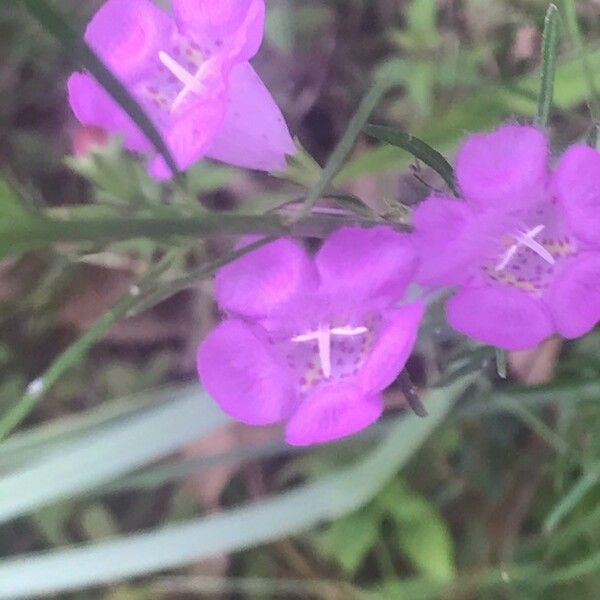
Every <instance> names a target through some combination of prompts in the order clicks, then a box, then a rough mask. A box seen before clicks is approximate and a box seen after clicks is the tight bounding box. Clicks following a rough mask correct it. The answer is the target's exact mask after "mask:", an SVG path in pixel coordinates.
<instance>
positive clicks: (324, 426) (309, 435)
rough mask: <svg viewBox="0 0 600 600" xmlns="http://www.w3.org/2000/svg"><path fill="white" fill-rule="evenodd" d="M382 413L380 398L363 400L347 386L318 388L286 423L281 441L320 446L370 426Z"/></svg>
mask: <svg viewBox="0 0 600 600" xmlns="http://www.w3.org/2000/svg"><path fill="white" fill-rule="evenodd" d="M382 412H383V401H382V399H381V396H378V395H377V396H372V397H364V396H363V395H362V394H361V393H360V390H359V389H358V388H357V387H356V386H354V385H352V384H348V383H342V384H339V383H338V384H336V383H332V384H328V385H324V386H321V387H319V388H318V389H317V390H316V391H315V392H314V393H313V394H311V395H310V396H309V397H308V398H306V399H305V400H303V401H302V403H301V404H300V406H299V407H298V410H297V411H296V412H295V413H294V415H293V416H292V418H291V419H290V420H289V422H288V425H287V428H286V435H285V439H286V441H287V442H288V443H289V444H292V445H293V446H309V445H311V444H322V443H324V442H331V441H333V440H337V439H339V438H343V437H346V436H348V435H352V434H353V433H356V432H358V431H361V430H362V429H365V428H366V427H368V426H369V425H371V424H373V423H374V422H375V421H377V419H378V418H379V417H380V416H381V413H382Z"/></svg>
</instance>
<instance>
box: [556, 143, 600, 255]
mask: <svg viewBox="0 0 600 600" xmlns="http://www.w3.org/2000/svg"><path fill="white" fill-rule="evenodd" d="M553 183H554V189H555V192H556V195H557V196H558V199H559V201H560V202H561V204H562V205H563V206H564V208H565V212H566V214H567V220H568V222H569V224H570V226H571V228H572V230H573V232H574V233H575V235H577V236H578V237H579V238H581V239H582V240H583V241H585V242H588V243H590V244H594V245H597V244H600V152H598V151H597V150H594V149H592V148H590V147H588V146H584V145H582V144H576V145H574V146H571V147H570V148H569V149H568V150H567V151H566V152H565V154H564V155H563V157H562V158H561V160H560V162H559V163H558V166H557V167H556V171H555V173H554V180H553Z"/></svg>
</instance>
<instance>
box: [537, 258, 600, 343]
mask: <svg viewBox="0 0 600 600" xmlns="http://www.w3.org/2000/svg"><path fill="white" fill-rule="evenodd" d="M547 300H548V303H549V305H550V310H551V312H552V316H553V317H554V322H555V324H556V329H557V330H558V333H560V334H561V335H562V336H564V337H566V338H576V337H579V336H582V335H585V334H586V333H588V332H589V331H590V330H591V329H592V328H593V327H594V326H595V325H596V324H597V323H598V322H599V321H600V254H598V253H588V254H583V255H581V256H579V257H577V258H575V259H574V260H573V261H571V262H569V263H567V264H566V265H565V266H564V268H563V270H562V271H561V272H560V273H559V274H558V275H557V277H556V279H555V281H554V283H553V284H552V286H551V287H550V289H549V290H548V295H547Z"/></svg>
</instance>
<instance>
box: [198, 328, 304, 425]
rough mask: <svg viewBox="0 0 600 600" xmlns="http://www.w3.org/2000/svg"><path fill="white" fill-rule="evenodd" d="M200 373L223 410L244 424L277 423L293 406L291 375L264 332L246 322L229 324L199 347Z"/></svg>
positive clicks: (293, 396)
mask: <svg viewBox="0 0 600 600" xmlns="http://www.w3.org/2000/svg"><path fill="white" fill-rule="evenodd" d="M198 374H199V376H200V380H201V382H202V385H203V386H204V387H205V389H206V390H207V391H208V393H209V394H210V395H211V396H212V397H213V398H214V400H215V402H216V403H217V404H218V405H219V406H220V407H221V408H222V409H223V411H224V412H226V413H227V414H228V415H231V416H232V417H233V418H234V419H236V420H237V421H241V422H242V423H247V424H248V425H267V424H269V423H276V422H278V421H281V420H282V419H285V418H286V417H287V416H288V415H289V414H290V412H291V411H292V410H293V408H294V404H295V401H296V394H295V390H294V388H293V386H292V379H291V376H290V374H289V372H288V371H287V370H286V368H285V367H284V366H283V365H282V364H281V363H280V361H279V360H278V357H277V356H276V355H275V354H274V353H273V351H272V348H271V346H270V345H269V344H268V342H267V341H266V339H265V338H264V337H263V334H262V332H261V331H260V330H258V329H256V328H255V329H253V328H251V327H249V326H248V325H246V324H245V323H243V322H242V321H233V320H231V321H224V322H223V323H221V324H220V325H219V326H218V327H217V328H216V329H214V330H213V331H212V332H211V333H210V334H209V336H208V337H207V338H206V339H205V340H204V341H203V342H202V344H200V347H199V348H198Z"/></svg>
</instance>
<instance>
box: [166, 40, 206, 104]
mask: <svg viewBox="0 0 600 600" xmlns="http://www.w3.org/2000/svg"><path fill="white" fill-rule="evenodd" d="M158 58H159V60H160V62H161V63H162V64H163V65H165V67H167V69H169V71H170V72H171V73H172V74H173V75H174V76H175V77H176V78H177V79H178V80H179V81H181V83H183V85H184V87H183V89H182V90H181V92H179V94H178V95H177V98H175V101H174V102H173V106H172V107H171V112H174V111H175V110H177V108H178V107H179V106H180V105H181V103H182V102H183V101H184V100H185V99H186V98H187V96H188V94H189V93H190V92H194V93H195V94H201V93H202V91H203V89H204V87H203V85H202V83H201V82H200V75H201V73H202V67H200V68H199V69H198V71H196V73H195V74H194V75H192V74H191V73H190V72H189V71H187V69H185V68H184V67H182V66H181V65H180V64H179V63H178V62H177V61H176V60H175V59H174V58H173V57H171V56H169V55H168V54H167V53H166V52H162V51H161V52H159V53H158Z"/></svg>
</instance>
